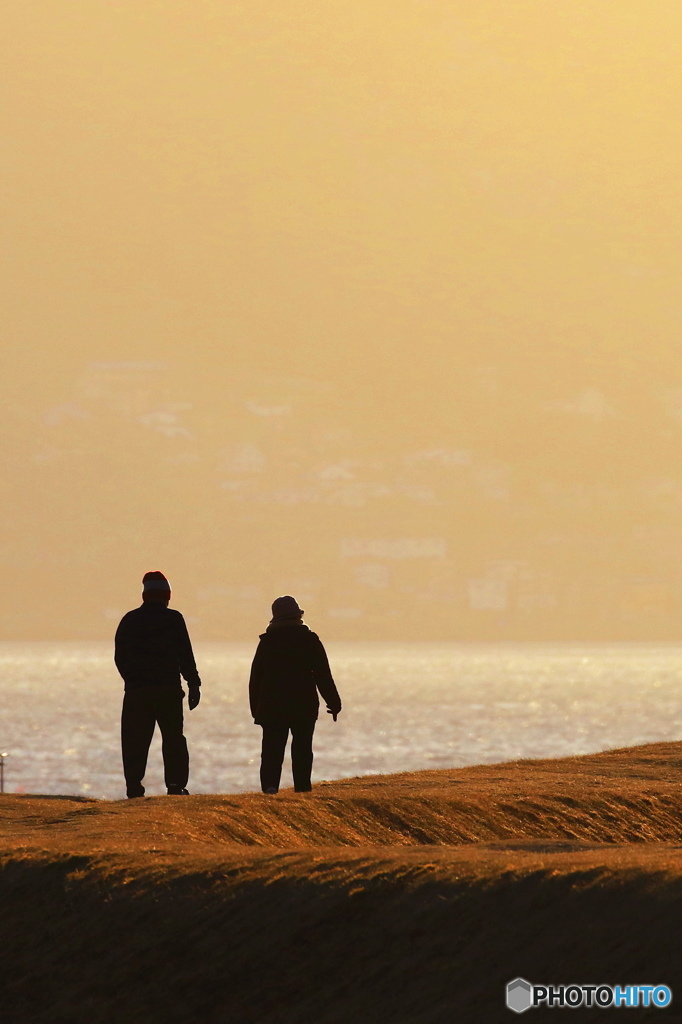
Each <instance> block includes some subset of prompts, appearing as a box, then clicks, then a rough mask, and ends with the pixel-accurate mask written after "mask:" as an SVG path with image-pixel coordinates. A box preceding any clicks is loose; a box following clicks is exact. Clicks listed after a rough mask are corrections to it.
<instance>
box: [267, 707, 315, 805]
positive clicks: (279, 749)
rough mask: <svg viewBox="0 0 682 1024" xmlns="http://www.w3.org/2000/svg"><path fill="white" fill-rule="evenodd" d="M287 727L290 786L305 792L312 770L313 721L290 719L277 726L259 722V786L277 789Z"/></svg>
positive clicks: (309, 785) (276, 723)
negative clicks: (291, 784)
mask: <svg viewBox="0 0 682 1024" xmlns="http://www.w3.org/2000/svg"><path fill="white" fill-rule="evenodd" d="M289 730H291V767H292V769H293V775H294V789H295V790H296V792H297V793H307V792H309V790H310V789H311V788H312V786H311V782H310V773H311V772H312V770H313V733H314V732H315V720H314V719H313V721H310V720H307V721H302V722H293V723H291V724H290V725H281V724H280V723H279V722H265V723H263V747H262V752H261V762H260V784H261V789H262V790H263V792H265V790H266V789H279V780H280V778H281V776H282V761H283V760H284V751H285V750H286V745H287V740H288V739H289Z"/></svg>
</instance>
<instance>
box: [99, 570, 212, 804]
mask: <svg viewBox="0 0 682 1024" xmlns="http://www.w3.org/2000/svg"><path fill="white" fill-rule="evenodd" d="M142 587H143V590H142V604H141V605H140V607H139V608H135V609H133V611H131V612H128V613H127V615H124V616H123V618H122V619H121V622H120V624H119V627H118V629H117V630H116V641H115V648H116V650H115V654H114V660H115V662H116V667H117V669H118V670H119V672H120V673H121V675H122V676H123V681H124V683H125V693H124V696H123V711H122V714H121V747H122V752H123V772H124V774H125V780H126V791H127V794H128V796H129V797H137V796H144V786H143V785H142V780H143V778H144V774H145V771H146V770H147V755H148V754H149V744H150V743H151V741H152V736H153V735H154V729H155V727H156V723H157V722H158V724H159V728H160V729H161V736H162V741H163V742H162V753H163V770H164V778H165V782H166V788H167V790H168V793H169V795H176V796H186V795H187V789H186V786H187V780H188V778H189V754H188V752H187V740H186V739H185V737H184V735H183V731H182V727H183V714H182V702H183V699H184V696H185V694H184V691H183V689H182V684H181V682H180V675H181V674H182V675H183V676H184V678H185V679H186V680H187V683H188V684H189V699H188V704H189V709H190V711H192V710H193V709H194V708H195V707H196V706H197V704H198V703H199V701H200V699H201V690H200V686H201V680H200V679H199V673H198V672H197V666H196V662H195V661H194V654H193V653H192V644H191V642H190V639H189V633H188V632H187V626H186V625H185V620H184V619H183V617H182V615H181V614H180V612H178V611H175V609H174V608H169V607H168V602H169V601H170V596H171V589H170V583H169V582H168V580H167V579H166V577H165V576H164V575H163V573H162V572H148V573H145V575H144V577H143V580H142Z"/></svg>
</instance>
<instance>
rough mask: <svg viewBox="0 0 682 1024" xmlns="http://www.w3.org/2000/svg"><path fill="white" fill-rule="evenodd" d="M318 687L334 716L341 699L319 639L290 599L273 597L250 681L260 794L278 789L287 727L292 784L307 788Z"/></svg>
mask: <svg viewBox="0 0 682 1024" xmlns="http://www.w3.org/2000/svg"><path fill="white" fill-rule="evenodd" d="M318 690H319V691H320V694H321V695H322V697H323V699H324V701H325V703H326V705H327V711H328V712H329V714H330V715H333V717H334V721H336V716H337V715H338V714H339V712H340V711H341V698H340V697H339V693H338V690H337V689H336V686H335V684H334V680H333V679H332V674H331V670H330V668H329V662H328V660H327V655H326V652H325V649H324V647H323V646H322V641H321V640H320V638H319V636H318V635H317V633H313V632H312V630H310V629H308V627H307V626H306V625H305V624H304V622H303V611H302V609H301V608H299V607H298V603H297V602H296V601H295V599H294V598H293V597H278V598H277V600H276V601H274V603H273V605H272V621H271V622H270V625H269V626H268V628H267V629H266V631H265V633H262V634H261V637H260V643H259V644H258V648H257V650H256V654H255V656H254V659H253V664H252V666H251V679H250V680H249V699H250V702H251V714H252V715H253V718H254V721H255V723H256V725H260V726H262V728H263V747H262V753H261V769H260V781H261V788H262V790H263V792H264V793H277V791H278V790H279V781H280V778H281V775H282V762H283V760H284V751H285V749H286V745H287V740H288V738H289V732H291V762H292V769H293V775H294V789H295V790H296V792H297V793H307V792H309V791H310V789H311V788H312V786H311V783H310V774H311V771H312V767H313V733H314V731H315V722H316V721H317V715H318V712H319V708H320V701H319V699H318V696H317V691H318Z"/></svg>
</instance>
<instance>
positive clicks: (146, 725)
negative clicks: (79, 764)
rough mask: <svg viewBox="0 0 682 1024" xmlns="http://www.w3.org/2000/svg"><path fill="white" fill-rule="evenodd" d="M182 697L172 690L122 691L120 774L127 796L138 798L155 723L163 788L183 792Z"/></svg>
mask: <svg viewBox="0 0 682 1024" xmlns="http://www.w3.org/2000/svg"><path fill="white" fill-rule="evenodd" d="M183 698H184V694H183V692H182V690H181V689H180V688H179V687H175V686H141V687H140V688H139V689H135V690H126V692H125V694H124V696H123V711H122V713H121V748H122V752H123V773H124V775H125V780H126V789H127V792H128V796H142V795H143V794H144V786H143V785H142V779H143V778H144V773H145V771H146V770H147V755H148V753H149V744H150V743H151V741H152V736H153V735H154V729H155V727H156V723H157V722H158V723H159V728H160V730H161V737H162V747H161V750H162V753H163V773H164V778H165V781H166V788H168V789H170V787H171V786H173V787H175V786H177V787H179V788H180V789H184V788H185V786H186V785H187V779H188V778H189V754H188V752H187V740H186V739H185V737H184V736H183V733H182V721H183V719H182V701H183Z"/></svg>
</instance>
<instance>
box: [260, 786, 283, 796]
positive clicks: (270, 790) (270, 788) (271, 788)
mask: <svg viewBox="0 0 682 1024" xmlns="http://www.w3.org/2000/svg"><path fill="white" fill-rule="evenodd" d="M263 792H264V793H267V794H268V795H269V796H274V795H275V793H278V792H279V790H278V789H277V788H276V787H275V786H268V788H267V789H264V790H263Z"/></svg>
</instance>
